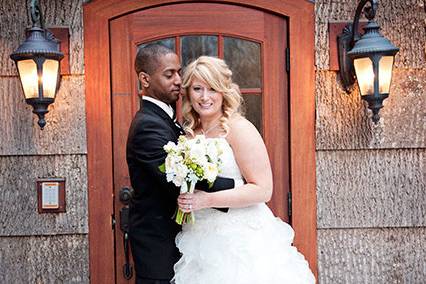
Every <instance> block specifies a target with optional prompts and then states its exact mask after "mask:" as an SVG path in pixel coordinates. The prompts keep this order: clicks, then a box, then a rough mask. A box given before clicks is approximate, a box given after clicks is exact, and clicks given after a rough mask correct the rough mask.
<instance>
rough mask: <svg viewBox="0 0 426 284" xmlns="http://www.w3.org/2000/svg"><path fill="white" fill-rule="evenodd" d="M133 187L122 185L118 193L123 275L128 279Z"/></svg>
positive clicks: (131, 273)
mask: <svg viewBox="0 0 426 284" xmlns="http://www.w3.org/2000/svg"><path fill="white" fill-rule="evenodd" d="M132 197H133V189H132V188H130V187H123V188H122V189H121V190H120V193H119V199H120V201H121V203H123V204H124V207H123V208H121V209H120V230H121V231H122V232H123V247H124V257H125V263H124V265H123V277H124V278H125V279H126V280H129V279H131V278H132V276H133V267H132V265H131V264H130V261H129V258H130V256H129V254H130V246H129V204H130V203H131V201H132Z"/></svg>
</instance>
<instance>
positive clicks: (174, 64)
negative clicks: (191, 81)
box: [148, 53, 182, 104]
mask: <svg viewBox="0 0 426 284" xmlns="http://www.w3.org/2000/svg"><path fill="white" fill-rule="evenodd" d="M180 72H181V66H180V63H179V58H178V56H177V55H176V54H174V53H169V54H166V55H162V56H160V58H158V66H157V69H156V70H155V71H154V72H153V73H152V74H151V75H149V88H148V89H149V94H150V95H151V96H152V97H154V98H156V99H159V100H160V101H163V102H165V103H167V104H171V103H174V102H176V101H177V100H178V99H179V95H180V93H181V85H182V78H181V76H180Z"/></svg>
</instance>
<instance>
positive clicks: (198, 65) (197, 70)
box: [182, 56, 243, 136]
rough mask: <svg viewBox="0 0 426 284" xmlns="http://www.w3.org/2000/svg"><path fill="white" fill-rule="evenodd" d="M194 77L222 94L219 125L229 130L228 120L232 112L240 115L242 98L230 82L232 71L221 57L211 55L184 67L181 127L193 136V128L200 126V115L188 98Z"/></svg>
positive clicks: (226, 132)
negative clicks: (182, 121) (182, 120)
mask: <svg viewBox="0 0 426 284" xmlns="http://www.w3.org/2000/svg"><path fill="white" fill-rule="evenodd" d="M194 79H198V80H201V81H204V82H205V83H206V84H207V85H209V86H210V87H211V88H212V89H214V90H215V91H216V92H218V93H221V94H222V95H223V103H222V111H223V115H222V117H221V118H220V127H221V128H222V130H223V131H224V133H225V136H226V135H227V134H228V132H229V125H228V121H229V119H230V118H231V117H232V116H233V115H234V114H240V115H242V111H241V104H242V102H243V98H242V96H241V93H240V88H239V87H238V85H237V84H234V83H233V82H232V71H231V69H229V67H228V65H227V64H226V63H225V61H223V60H222V59H219V58H216V57H211V56H200V57H199V58H198V59H196V60H195V61H193V62H192V63H191V64H189V65H188V66H187V67H186V68H185V72H184V74H183V82H182V87H183V88H184V89H185V94H186V95H185V96H184V98H183V105H182V115H183V119H184V123H183V128H184V130H185V132H186V133H188V134H189V135H190V136H194V130H195V129H197V128H199V127H201V123H200V117H199V115H198V113H197V112H196V111H195V110H194V109H193V108H192V105H191V102H190V100H189V87H190V86H191V84H192V82H193V81H194Z"/></svg>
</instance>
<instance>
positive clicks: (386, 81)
mask: <svg viewBox="0 0 426 284" xmlns="http://www.w3.org/2000/svg"><path fill="white" fill-rule="evenodd" d="M393 59H394V58H393V56H383V57H382V58H380V61H379V86H380V87H379V93H381V94H389V88H390V83H391V78H392V66H393Z"/></svg>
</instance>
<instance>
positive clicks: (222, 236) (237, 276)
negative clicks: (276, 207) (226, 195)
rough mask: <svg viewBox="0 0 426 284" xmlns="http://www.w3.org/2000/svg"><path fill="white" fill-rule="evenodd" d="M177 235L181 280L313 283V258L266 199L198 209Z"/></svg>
mask: <svg viewBox="0 0 426 284" xmlns="http://www.w3.org/2000/svg"><path fill="white" fill-rule="evenodd" d="M195 218H196V219H195V224H186V225H184V226H183V228H182V232H181V233H179V234H178V236H177V237H176V245H177V247H178V248H179V250H180V252H181V253H182V258H181V259H180V260H179V261H178V262H177V263H176V265H175V267H174V269H175V278H174V281H175V283H176V284H311V283H315V278H314V276H313V274H312V272H311V271H310V269H309V267H308V263H307V261H306V260H305V258H304V257H303V255H302V254H300V253H299V252H298V251H297V249H296V248H295V247H294V246H292V242H293V238H294V231H293V229H292V228H291V227H290V226H289V225H288V224H287V223H285V222H283V221H281V219H279V218H276V217H275V216H274V215H273V214H272V212H271V210H270V209H269V208H268V207H267V206H266V204H257V205H254V206H250V207H246V208H232V209H229V212H228V213H223V212H220V211H218V210H215V209H203V210H200V211H197V212H195Z"/></svg>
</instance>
